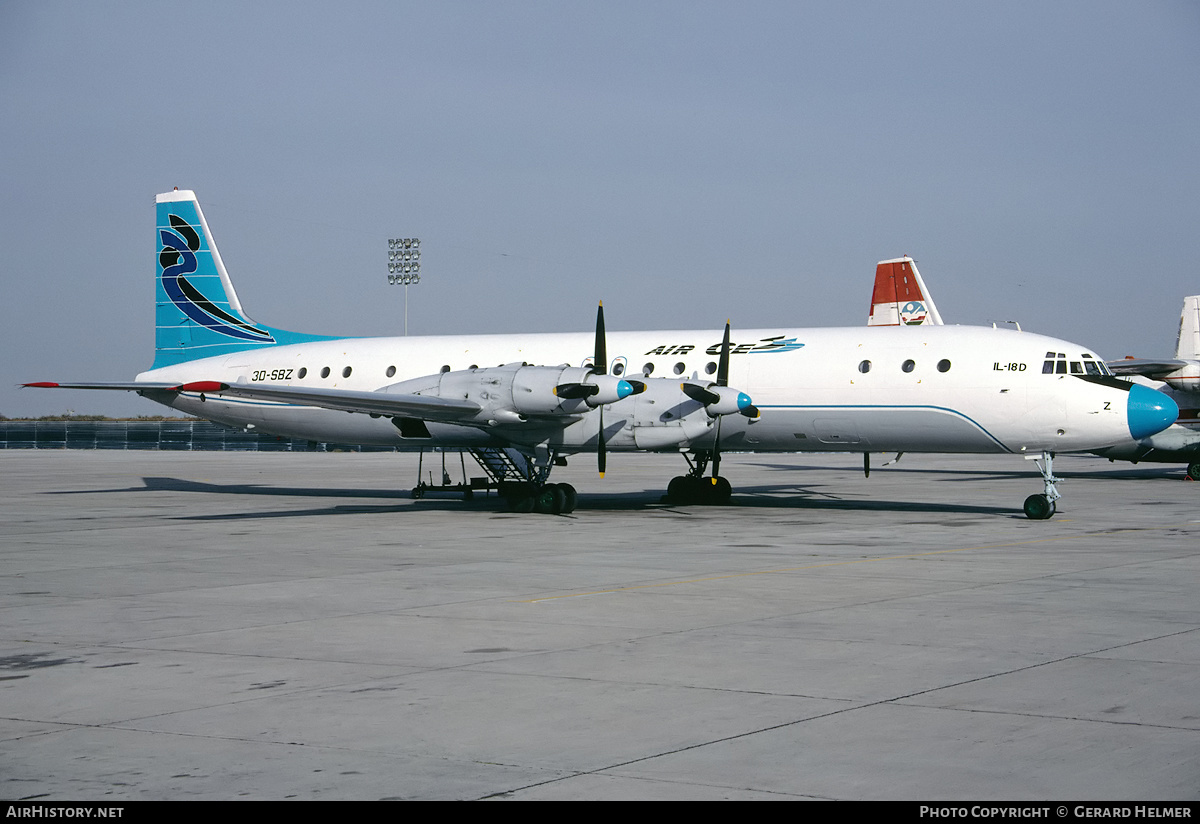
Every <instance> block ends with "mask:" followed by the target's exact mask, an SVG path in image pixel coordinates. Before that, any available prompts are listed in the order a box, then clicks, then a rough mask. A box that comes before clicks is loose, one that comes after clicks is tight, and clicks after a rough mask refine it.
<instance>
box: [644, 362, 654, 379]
mask: <svg viewBox="0 0 1200 824" xmlns="http://www.w3.org/2000/svg"><path fill="white" fill-rule="evenodd" d="M653 374H654V364H652V363H647V364H644V365H643V366H642V377H643V378H648V377H650V376H651V375H653Z"/></svg>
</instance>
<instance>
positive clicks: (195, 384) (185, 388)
mask: <svg viewBox="0 0 1200 824" xmlns="http://www.w3.org/2000/svg"><path fill="white" fill-rule="evenodd" d="M228 388H229V384H227V383H220V382H219V381H192V382H191V383H185V384H182V385H180V386H176V387H175V388H174V389H172V390H171V391H173V392H222V391H224V390H226V389H228Z"/></svg>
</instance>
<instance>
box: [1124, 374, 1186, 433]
mask: <svg viewBox="0 0 1200 824" xmlns="http://www.w3.org/2000/svg"><path fill="white" fill-rule="evenodd" d="M1126 414H1127V415H1128V417H1129V434H1130V435H1132V436H1133V439H1134V440H1135V441H1140V440H1141V439H1142V438H1148V437H1150V436H1151V435H1153V434H1154V433H1156V432H1162V431H1163V430H1164V429H1166V428H1167V427H1168V426H1170V425H1171V424H1173V423H1175V420H1176V419H1177V418H1178V417H1179V407H1178V406H1177V405H1176V404H1175V401H1173V400H1171V399H1170V398H1169V397H1167V396H1166V395H1164V394H1163V393H1162V392H1158V391H1156V390H1154V389H1150V388H1149V387H1145V386H1142V385H1140V384H1136V383H1135V384H1134V385H1133V386H1131V387H1130V388H1129V401H1128V407H1127V413H1126Z"/></svg>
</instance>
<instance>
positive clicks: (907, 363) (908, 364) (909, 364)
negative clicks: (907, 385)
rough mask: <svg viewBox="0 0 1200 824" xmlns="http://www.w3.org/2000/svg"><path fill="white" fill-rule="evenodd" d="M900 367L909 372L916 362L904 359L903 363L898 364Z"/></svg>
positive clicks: (915, 365)
mask: <svg viewBox="0 0 1200 824" xmlns="http://www.w3.org/2000/svg"><path fill="white" fill-rule="evenodd" d="M900 368H901V369H903V370H904V371H905V372H911V371H913V370H914V369H916V368H917V362H916V361H915V360H911V359H910V360H906V361H905V362H904V363H902V364H900Z"/></svg>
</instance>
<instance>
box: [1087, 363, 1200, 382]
mask: <svg viewBox="0 0 1200 824" xmlns="http://www.w3.org/2000/svg"><path fill="white" fill-rule="evenodd" d="M1104 365H1105V366H1107V367H1108V370H1109V371H1110V372H1112V373H1113V374H1114V375H1121V376H1125V375H1141V376H1142V377H1144V378H1156V379H1161V378H1162V377H1163V376H1164V375H1169V374H1170V373H1172V372H1174V371H1176V370H1178V369H1182V368H1183V367H1185V366H1187V365H1188V362H1187V361H1184V360H1170V359H1167V360H1153V359H1151V358H1125V359H1123V360H1115V361H1105V363H1104Z"/></svg>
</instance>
